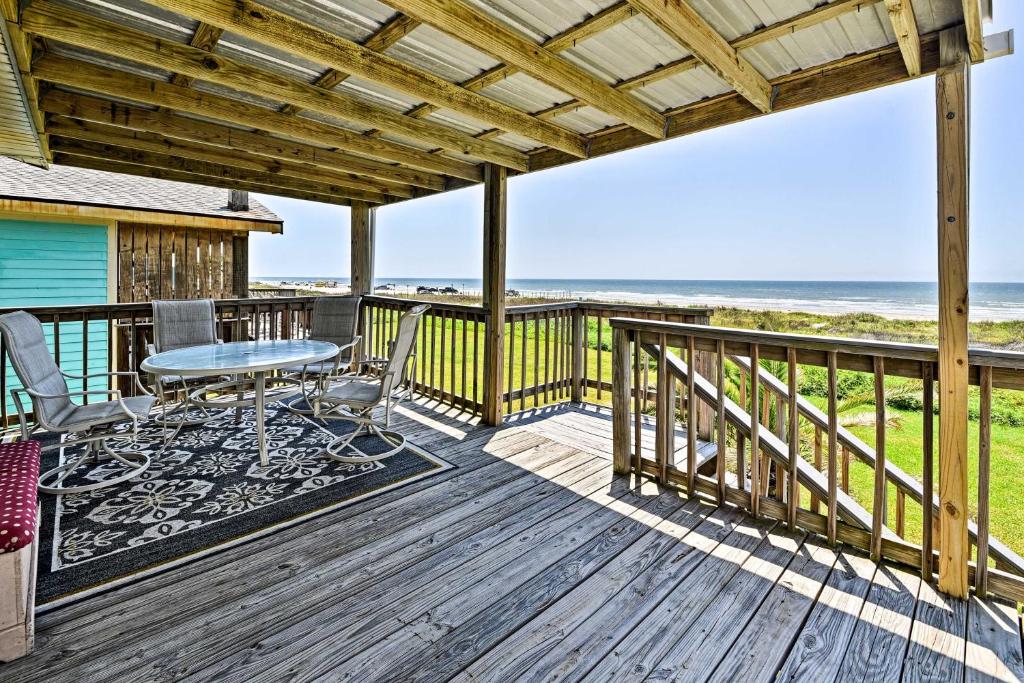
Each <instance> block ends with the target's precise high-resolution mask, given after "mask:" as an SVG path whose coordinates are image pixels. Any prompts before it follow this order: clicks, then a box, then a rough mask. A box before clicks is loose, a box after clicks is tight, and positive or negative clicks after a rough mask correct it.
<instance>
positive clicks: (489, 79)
mask: <svg viewBox="0 0 1024 683" xmlns="http://www.w3.org/2000/svg"><path fill="white" fill-rule="evenodd" d="M633 16H636V10H634V9H633V8H632V7H631V6H630V4H629V3H628V2H625V0H623V2H619V3H616V4H614V5H612V6H611V7H608V8H606V9H604V10H602V11H600V12H598V13H597V14H595V15H593V16H590V17H587V18H586V19H585V20H583V21H582V22H580V23H579V24H577V25H575V26H573V27H572V28H569V29H567V30H566V31H563V32H562V33H560V34H558V35H557V36H554V37H553V38H549V39H548V40H546V41H544V43H543V44H542V46H543V47H544V49H545V50H550V51H552V52H563V51H564V50H568V49H569V48H571V47H573V46H574V45H576V44H577V43H579V42H581V41H583V40H586V39H587V38H590V37H592V36H595V35H597V34H598V33H600V32H602V31H606V30H608V29H609V28H611V27H612V26H615V25H617V24H620V23H622V22H623V21H625V20H626V19H629V18H630V17H633ZM519 72H520V70H519V68H518V67H515V66H513V65H510V64H499V65H498V66H495V67H492V68H490V69H488V70H486V71H484V72H482V73H479V74H477V75H476V76H473V77H472V78H470V79H468V80H465V81H463V82H462V83H460V84H459V85H461V86H462V87H463V88H466V89H468V90H475V91H479V90H483V89H484V88H486V87H487V86H490V85H494V84H495V83H500V82H501V81H503V80H505V79H506V78H508V77H509V76H512V75H514V74H517V73H519ZM439 108H440V107H436V106H434V105H432V104H430V103H426V104H419V105H416V106H415V107H413V108H412V109H410V110H409V111H408V112H406V113H407V114H408V115H409V116H416V117H423V116H427V115H428V114H432V113H434V112H435V111H437V110H438V109H439Z"/></svg>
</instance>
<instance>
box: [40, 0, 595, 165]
mask: <svg viewBox="0 0 1024 683" xmlns="http://www.w3.org/2000/svg"><path fill="white" fill-rule="evenodd" d="M22 25H23V26H24V28H25V30H26V31H30V32H32V33H34V34H36V35H39V36H43V37H45V38H52V39H55V40H59V41H62V42H66V43H70V44H72V45H76V46H78V47H84V48H87V49H90V50H98V51H101V52H105V53H107V54H112V55H116V56H118V57H123V58H125V59H130V60H133V61H136V62H141V63H143V64H148V65H150V66H154V67H157V68H161V69H167V70H168V71H173V72H176V73H181V74H185V75H188V76H192V77H195V78H198V79H201V80H204V81H209V82H211V83H217V84H219V85H224V86H227V87H229V88H233V89H235V90H239V91H241V92H248V93H251V94H254V95H258V96H260V97H262V98H265V99H269V100H278V101H285V102H290V103H292V104H299V105H301V106H304V107H306V108H309V109H314V110H316V111H318V112H320V113H323V114H327V115H329V116H336V117H339V118H343V119H346V120H349V121H354V122H356V123H359V124H363V125H366V126H376V127H379V128H381V129H383V130H387V131H389V132H391V133H394V134H397V135H400V136H402V137H404V138H408V139H410V140H414V141H416V142H420V143H423V144H427V145H431V146H438V147H441V148H443V149H446V150H451V151H454V152H456V153H459V154H464V155H468V156H472V157H475V158H477V159H480V160H487V161H493V162H495V163H499V164H502V165H503V166H508V167H510V168H516V169H519V170H523V169H525V167H526V156H525V155H524V154H523V153H522V152H520V151H519V150H516V149H513V148H511V147H508V146H507V145H502V144H500V143H495V142H490V141H486V140H478V139H476V138H474V137H473V136H471V135H467V134H466V133H463V132H460V131H457V130H455V129H453V128H449V127H447V126H443V125H441V124H438V123H434V122H431V121H421V120H417V119H413V118H410V117H408V116H402V115H401V114H399V113H397V112H394V111H392V110H390V109H386V108H383V107H380V106H376V105H373V104H370V103H368V102H366V101H365V100H363V99H359V98H355V97H351V96H348V95H343V94H340V93H336V92H332V91H328V90H324V89H322V88H317V87H316V86H313V85H310V84H308V83H303V82H300V81H295V80H292V79H289V78H286V77H284V76H281V75H279V74H277V73H274V72H271V71H267V70H264V69H260V68H257V67H254V66H251V65H249V64H245V63H242V62H238V61H235V60H232V59H228V58H226V57H224V56H221V55H213V54H210V53H208V52H205V51H203V50H200V49H198V48H194V47H192V46H190V45H183V44H179V43H172V42H168V41H165V40H162V39H160V38H156V37H154V36H150V35H148V34H146V33H143V32H141V31H137V30H135V29H131V28H128V27H125V26H122V25H120V24H118V23H116V22H111V21H107V20H104V19H98V18H94V17H91V16H89V15H87V14H84V13H80V12H76V11H74V10H69V9H67V8H65V7H59V6H57V5H54V4H52V3H49V2H45V1H44V2H39V3H35V4H33V5H32V6H31V7H30V8H29V9H27V10H26V11H25V12H24V14H23V17H22ZM176 87H180V86H176ZM523 116H527V115H526V114H523ZM543 125H551V124H543ZM577 137H579V136H577ZM580 144H581V145H582V144H583V143H582V141H581V142H580Z"/></svg>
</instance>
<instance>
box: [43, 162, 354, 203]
mask: <svg viewBox="0 0 1024 683" xmlns="http://www.w3.org/2000/svg"><path fill="white" fill-rule="evenodd" d="M53 162H54V163H55V164H58V165H61V166H74V167H76V168H88V169H92V170H94V171H109V172H111V173H121V174H124V175H135V176H142V177H144V178H158V179H160V180H175V181H178V182H181V183H192V184H194V185H205V186H206V187H223V188H225V189H228V190H246V191H248V192H259V193H262V194H272V195H278V196H281V197H291V198H292V199H305V200H307V201H311V202H322V203H325V204H341V205H342V206H348V205H349V204H350V203H351V200H349V199H346V198H344V197H341V196H338V195H331V194H319V193H317V192H312V191H309V190H302V191H300V190H290V189H285V188H281V187H276V186H271V185H260V184H259V183H252V182H241V181H235V180H224V179H222V178H215V177H213V176H205V175H196V174H194V173H186V172H183V171H172V170H168V169H163V168H154V167H152V166H144V165H142V164H127V163H123V162H120V161H111V160H109V159H97V158H95V157H91V156H78V155H75V154H66V153H64V152H55V153H54V155H53Z"/></svg>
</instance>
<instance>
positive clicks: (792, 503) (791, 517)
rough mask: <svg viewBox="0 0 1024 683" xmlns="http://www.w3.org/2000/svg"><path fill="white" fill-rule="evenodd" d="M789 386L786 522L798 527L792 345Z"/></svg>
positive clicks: (796, 413) (797, 443) (788, 360)
mask: <svg viewBox="0 0 1024 683" xmlns="http://www.w3.org/2000/svg"><path fill="white" fill-rule="evenodd" d="M786 368H787V371H788V372H787V373H786V375H787V378H786V379H787V382H786V384H787V388H788V389H789V401H788V403H787V405H788V406H789V420H788V422H789V473H788V476H787V478H786V483H787V489H786V503H787V504H788V507H787V509H786V513H787V515H786V522H787V524H788V525H789V528H790V529H792V530H795V529H796V511H797V508H798V507H800V487H799V483H800V479H799V476H798V474H797V473H798V472H799V464H800V457H801V456H800V411H799V405H798V404H797V396H798V395H799V394H798V392H797V383H796V379H797V378H796V373H797V364H796V348H795V347H792V346H790V347H789V348H788V349H787V350H786Z"/></svg>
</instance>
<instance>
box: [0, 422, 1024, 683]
mask: <svg viewBox="0 0 1024 683" xmlns="http://www.w3.org/2000/svg"><path fill="white" fill-rule="evenodd" d="M400 412H401V415H400V421H401V422H402V425H401V427H402V428H403V429H405V430H406V432H407V433H409V434H410V435H411V437H412V439H413V440H414V441H415V442H417V443H419V444H420V445H422V446H424V447H426V448H429V449H431V450H433V451H434V452H436V453H437V454H439V455H442V456H443V457H445V458H446V459H448V460H450V461H451V462H453V463H455V464H456V465H458V469H455V470H452V471H449V472H446V473H444V474H441V475H439V476H437V477H434V478H431V479H427V480H424V481H420V482H416V483H414V484H412V485H410V486H408V487H405V488H402V489H398V490H394V491H390V492H387V493H385V494H383V495H381V496H379V497H376V498H372V499H370V500H365V501H361V502H359V503H356V504H354V505H352V506H350V507H348V508H345V509H342V510H340V511H337V512H335V513H333V514H330V515H327V516H324V517H321V518H318V519H315V520H311V521H309V522H306V523H304V524H302V525H300V526H297V527H294V528H291V529H288V530H286V531H283V532H281V533H278V534H276V535H274V536H272V537H270V538H265V539H262V540H257V541H254V542H252V543H249V544H246V545H244V546H240V547H237V548H234V549H231V550H228V551H226V552H224V553H221V554H219V555H216V556H213V557H209V558H206V559H203V560H199V561H197V562H194V563H192V564H190V565H186V566H183V567H180V568H177V569H174V570H171V571H168V572H166V573H164V574H160V575H157V576H154V577H152V578H150V579H147V580H145V581H142V582H139V583H136V584H133V585H129V586H126V587H123V588H120V589H118V590H115V591H112V592H110V593H107V594H104V595H101V596H98V597H95V598H91V599H89V600H87V601H84V602H81V603H77V604H73V605H69V606H67V607H63V608H60V609H58V610H55V611H53V612H51V613H47V614H44V615H42V616H41V617H40V619H39V620H38V641H37V649H36V652H35V653H34V654H33V655H32V656H31V657H29V658H26V659H23V660H20V661H17V662H14V663H11V664H8V665H0V680H3V681H19V682H28V681H44V680H45V681H49V682H52V683H58V682H60V681H74V682H76V683H82V682H85V681H119V682H127V681H171V680H187V681H278V680H289V681H297V680H302V681H306V680H325V681H333V680H353V681H368V680H387V681H404V680H411V679H416V680H430V681H434V680H437V681H441V680H448V679H456V680H461V681H471V680H472V681H510V680H531V681H535V680H557V681H567V680H580V679H585V680H614V681H628V680H637V681H639V680H644V679H649V680H659V681H660V680H682V681H704V680H718V681H733V680H742V681H760V680H765V681H767V680H775V679H776V678H783V679H786V680H807V681H816V682H817V681H833V680H843V681H852V680H871V681H875V680H897V679H904V680H941V681H964V680H966V681H977V680H1024V666H1022V653H1021V630H1020V620H1019V618H1018V615H1017V612H1016V609H1015V608H1013V607H1010V606H1007V605H1002V604H998V603H994V602H991V601H981V600H977V599H974V600H971V601H970V602H959V601H955V600H949V599H946V598H944V597H942V596H940V595H939V594H937V593H936V591H935V590H934V589H933V588H932V587H931V586H929V585H927V584H924V583H922V582H921V581H920V580H919V578H918V577H917V576H915V575H914V574H912V573H910V572H907V571H904V570H901V569H897V568H894V567H889V566H882V567H877V568H876V566H875V565H874V564H872V563H871V562H870V561H868V560H867V559H866V558H865V557H863V556H862V555H859V554H856V553H853V552H850V551H848V550H846V549H843V548H839V549H831V548H829V547H828V546H827V545H826V544H825V543H823V541H822V540H821V539H818V538H809V537H807V536H806V535H805V534H803V533H790V532H789V531H787V530H786V529H785V528H784V527H783V526H781V525H779V524H776V523H773V522H770V521H758V520H753V519H751V518H748V517H746V516H745V515H744V514H743V512H742V511H739V510H735V509H730V508H725V507H722V508H716V507H715V506H713V505H709V504H707V503H702V502H700V501H696V500H694V501H687V500H686V499H685V498H682V497H680V496H678V495H677V494H675V493H673V492H669V491H664V490H659V489H658V487H657V486H655V485H654V484H652V483H649V482H648V483H644V484H642V485H636V482H629V481H626V480H624V479H621V478H620V479H615V478H613V476H612V473H611V463H610V455H609V454H610V452H611V423H610V417H609V415H608V413H607V412H606V411H605V410H604V409H598V408H594V407H570V406H565V405H563V406H559V407H555V408H550V409H546V410H539V411H534V412H527V413H521V414H518V415H515V416H512V417H511V418H509V419H508V421H507V424H506V425H505V426H504V427H502V428H501V429H493V428H483V427H480V426H478V425H476V424H474V423H473V422H472V421H469V420H466V419H462V418H460V417H459V416H458V414H457V413H456V412H455V411H450V412H449V413H442V412H439V411H436V410H434V409H433V408H432V407H431V406H429V405H428V404H425V403H420V404H417V405H416V406H408V407H405V408H402V409H400ZM682 442H683V443H685V439H684V440H682Z"/></svg>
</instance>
